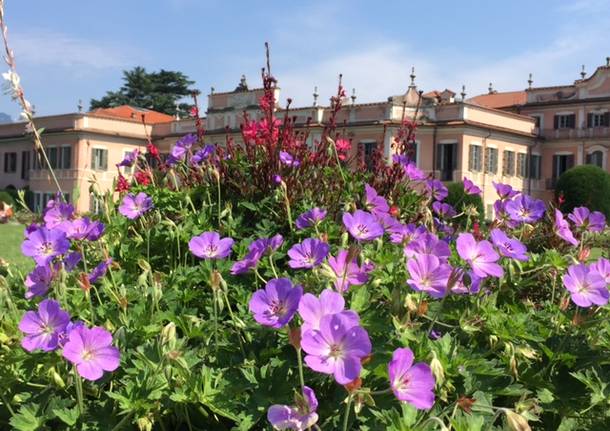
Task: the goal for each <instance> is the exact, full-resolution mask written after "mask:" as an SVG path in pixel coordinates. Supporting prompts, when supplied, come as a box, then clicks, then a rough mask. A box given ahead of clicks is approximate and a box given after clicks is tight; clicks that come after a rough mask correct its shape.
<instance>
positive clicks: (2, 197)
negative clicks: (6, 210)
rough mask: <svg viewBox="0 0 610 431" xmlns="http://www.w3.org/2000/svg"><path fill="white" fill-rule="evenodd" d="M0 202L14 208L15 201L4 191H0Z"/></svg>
mask: <svg viewBox="0 0 610 431" xmlns="http://www.w3.org/2000/svg"><path fill="white" fill-rule="evenodd" d="M0 202H4V203H5V204H8V205H10V206H12V207H14V206H15V199H13V197H12V196H11V194H10V193H9V192H7V191H5V190H0Z"/></svg>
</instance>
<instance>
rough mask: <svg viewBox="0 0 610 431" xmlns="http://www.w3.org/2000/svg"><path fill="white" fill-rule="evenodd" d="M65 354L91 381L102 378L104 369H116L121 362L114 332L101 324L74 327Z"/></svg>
mask: <svg viewBox="0 0 610 431" xmlns="http://www.w3.org/2000/svg"><path fill="white" fill-rule="evenodd" d="M63 356H64V358H66V359H67V360H68V361H69V362H71V363H72V364H74V365H75V366H76V371H77V372H78V374H79V375H80V376H81V377H83V378H84V379H87V380H90V381H95V380H98V379H100V378H101V377H102V376H103V375H104V371H108V372H111V371H114V370H116V369H117V368H118V367H119V364H120V362H121V353H120V352H119V349H117V348H116V347H114V346H113V345H112V334H111V333H110V332H108V331H107V330H105V329H104V328H102V327H100V326H94V327H93V328H91V329H89V328H87V327H85V326H84V325H81V326H78V327H75V328H74V329H72V330H71V331H70V334H69V335H68V341H67V342H66V344H65V345H64V350H63Z"/></svg>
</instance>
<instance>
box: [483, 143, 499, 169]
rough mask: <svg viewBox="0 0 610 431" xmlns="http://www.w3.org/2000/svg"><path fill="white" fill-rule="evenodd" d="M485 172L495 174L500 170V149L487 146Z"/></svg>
mask: <svg viewBox="0 0 610 431" xmlns="http://www.w3.org/2000/svg"><path fill="white" fill-rule="evenodd" d="M485 172H486V173H488V174H495V173H496V172H498V149H497V148H487V149H486V150H485Z"/></svg>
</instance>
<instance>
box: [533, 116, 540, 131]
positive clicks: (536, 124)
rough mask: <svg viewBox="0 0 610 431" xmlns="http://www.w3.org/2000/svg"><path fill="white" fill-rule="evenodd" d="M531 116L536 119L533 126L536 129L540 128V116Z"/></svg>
mask: <svg viewBox="0 0 610 431" xmlns="http://www.w3.org/2000/svg"><path fill="white" fill-rule="evenodd" d="M532 117H533V118H534V120H535V121H536V123H535V124H534V127H536V128H537V129H539V128H540V124H541V122H542V121H541V117H540V115H532Z"/></svg>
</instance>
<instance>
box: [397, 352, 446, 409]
mask: <svg viewBox="0 0 610 431" xmlns="http://www.w3.org/2000/svg"><path fill="white" fill-rule="evenodd" d="M388 375H389V378H390V387H391V388H392V392H394V395H395V396H396V398H398V399H399V400H400V401H404V402H407V403H409V404H411V405H412V406H413V407H415V408H416V409H419V410H429V409H431V408H432V406H433V405H434V385H435V384H436V382H435V380H434V375H433V374H432V370H431V369H430V366H429V365H428V364H425V363H423V362H419V363H417V364H413V352H412V351H411V349H409V348H401V349H396V350H394V353H393V354H392V360H391V361H390V363H389V364H388Z"/></svg>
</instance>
